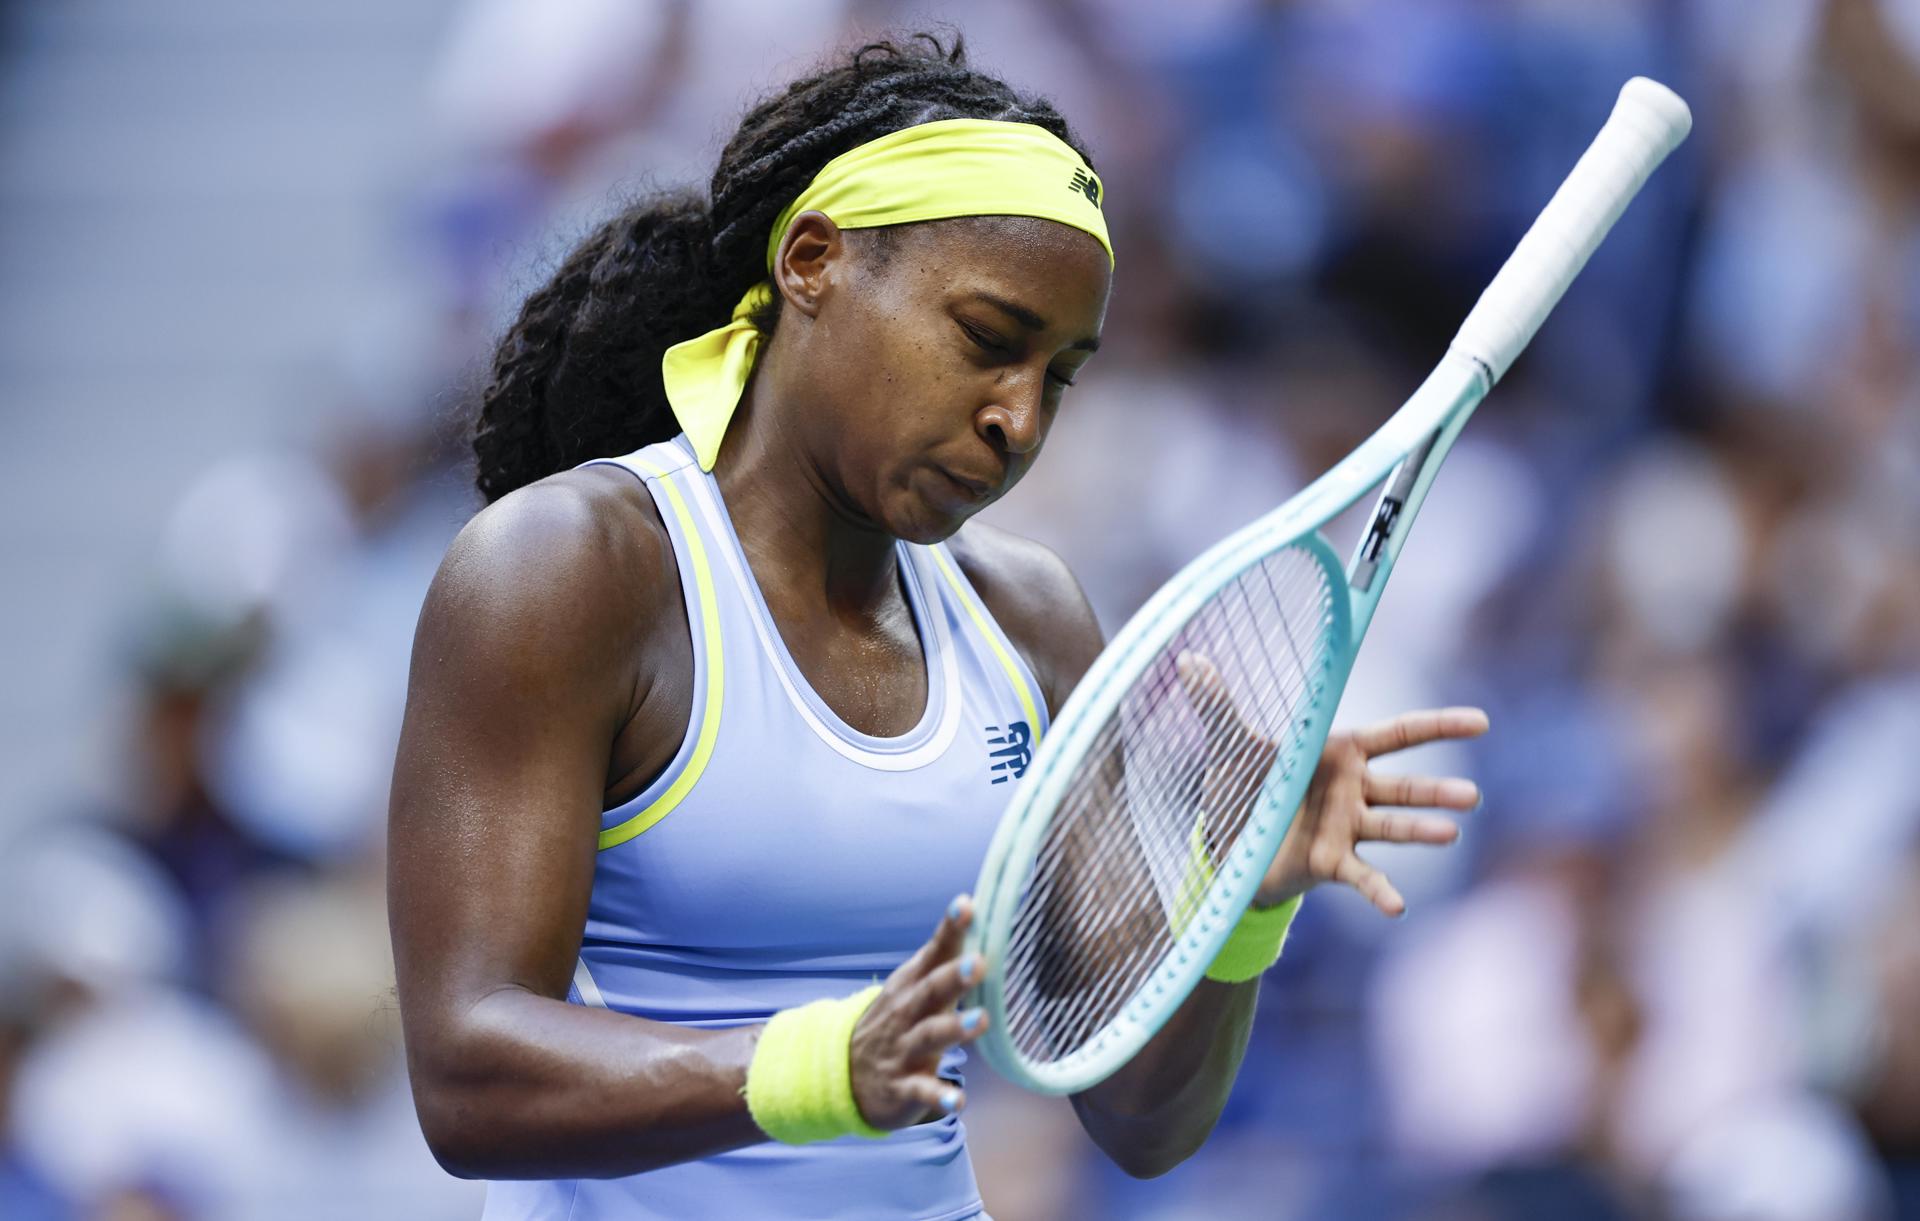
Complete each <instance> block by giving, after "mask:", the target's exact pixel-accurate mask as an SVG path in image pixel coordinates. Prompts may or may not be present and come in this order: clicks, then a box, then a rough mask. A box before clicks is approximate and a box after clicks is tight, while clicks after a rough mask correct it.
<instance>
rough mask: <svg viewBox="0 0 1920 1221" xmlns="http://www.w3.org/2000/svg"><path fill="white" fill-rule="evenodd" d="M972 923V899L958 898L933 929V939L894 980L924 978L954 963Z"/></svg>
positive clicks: (929, 940)
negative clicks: (933, 971) (943, 965)
mask: <svg viewBox="0 0 1920 1221" xmlns="http://www.w3.org/2000/svg"><path fill="white" fill-rule="evenodd" d="M972 923H973V896H971V895H955V896H954V897H953V902H951V903H949V904H947V910H946V913H945V914H944V915H942V916H941V917H940V923H939V924H937V925H935V926H934V929H933V936H932V937H929V938H928V939H927V941H926V943H925V944H924V945H922V946H921V947H920V948H919V949H918V950H915V951H914V953H913V957H911V958H909V959H907V961H906V962H904V963H902V964H901V966H900V968H899V970H897V971H895V972H894V974H893V978H895V979H899V980H901V981H903V982H905V981H910V980H917V979H921V978H924V977H925V976H926V974H927V973H928V972H929V971H932V970H934V969H935V968H937V967H938V966H940V964H942V963H944V962H950V961H952V959H953V957H954V956H955V955H956V954H958V953H959V952H960V947H961V946H962V945H964V944H965V943H966V937H967V926H968V925H970V924H972Z"/></svg>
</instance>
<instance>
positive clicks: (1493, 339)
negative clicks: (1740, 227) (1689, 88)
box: [1453, 76, 1693, 382]
mask: <svg viewBox="0 0 1920 1221" xmlns="http://www.w3.org/2000/svg"><path fill="white" fill-rule="evenodd" d="M1692 128H1693V112H1692V111H1690V110H1688V109H1687V104H1686V103H1685V102H1683V101H1681V100H1680V96H1679V95H1678V94H1676V93H1674V92H1673V90H1671V89H1669V88H1667V87H1666V86H1665V85H1662V84H1660V83H1659V82H1657V81H1651V80H1648V79H1647V78H1646V77H1644V76H1636V77H1634V78H1633V79H1632V80H1630V81H1628V82H1627V83H1626V85H1625V86H1624V87H1623V88H1622V89H1621V90H1620V100H1619V101H1617V102H1615V103H1614V106H1613V113H1612V114H1611V115H1609V116H1608V118H1607V122H1606V126H1604V127H1602V128H1601V129H1600V134H1599V135H1597V136H1595V137H1594V138H1593V143H1592V144H1591V145H1589V146H1588V148H1587V151H1586V152H1585V153H1584V154H1582V155H1581V158H1580V162H1579V164H1577V165H1575V166H1574V167H1573V172H1572V173H1571V174H1568V175H1567V180H1566V181H1565V182H1563V183H1561V184H1560V189H1559V190H1558V191H1555V192H1554V195H1553V198H1552V199H1550V200H1548V201H1547V206H1546V207H1545V208H1544V209H1542V210H1541V212H1540V216H1539V218H1538V219H1536V220H1535V221H1534V222H1533V227H1532V228H1531V229H1528V230H1527V234H1526V236H1525V237H1523V238H1521V239H1520V244H1519V246H1517V247H1515V249H1514V252H1513V254H1512V255H1511V256H1509V257H1508V259H1507V262H1506V266H1504V267H1502V268H1501V269H1500V273H1499V274H1498V275H1496V276H1494V278H1493V283H1491V284H1489V285H1487V291H1486V292H1484V293H1482V294H1480V300H1479V301H1478V302H1477V303H1476V304H1475V305H1474V307H1473V312H1472V313H1470V314H1468V315H1467V320H1466V321H1465V322H1463V323H1461V324H1460V333H1459V334H1458V335H1455V336H1454V339H1453V348H1454V350H1455V351H1458V352H1460V353H1461V354H1463V355H1466V356H1470V357H1472V358H1473V359H1475V360H1477V361H1479V362H1480V363H1481V364H1482V365H1485V366H1486V368H1487V371H1488V374H1489V376H1490V377H1491V378H1492V380H1493V381H1496V382H1497V381H1499V380H1500V378H1501V377H1502V376H1504V375H1505V374H1506V371H1507V368H1508V366H1510V365H1512V364H1513V362H1514V358H1516V357H1518V356H1519V355H1520V352H1521V349H1523V348H1525V347H1526V346H1527V343H1528V342H1529V341H1530V340H1531V339H1532V338H1533V333H1534V332H1535V331H1537V330H1539V329H1540V324H1541V323H1542V322H1544V321H1546V318H1547V314H1548V313H1550V312H1551V311H1552V310H1553V307H1554V306H1555V305H1557V304H1559V302H1560V298H1561V296H1562V295H1563V294H1564V293H1565V292H1566V291H1567V286H1568V285H1569V284H1571V283H1573V278H1574V277H1575V276H1577V275H1579V274H1580V269H1581V268H1582V267H1585V266H1586V265H1587V257H1588V256H1589V255H1591V254H1592V253H1593V251H1594V248H1595V247H1596V246H1598V245H1599V244H1600V240H1601V239H1602V238H1604V237H1606V236H1607V231H1608V230H1609V229H1611V228H1613V222H1614V221H1616V220H1618V219H1620V213H1622V212H1624V211H1625V210H1626V207H1627V204H1628V203H1629V202H1630V201H1632V199H1633V197H1634V196H1635V195H1636V194H1638V193H1639V191H1640V188H1641V186H1642V185H1644V184H1645V183H1646V181H1647V177H1648V175H1650V174H1652V173H1653V171H1654V169H1655V168H1656V167H1657V166H1658V165H1659V164H1660V163H1661V162H1662V161H1664V160H1666V157H1667V154H1668V153H1670V152H1672V151H1673V150H1674V149H1675V148H1676V147H1677V146H1678V145H1679V143H1680V141H1682V140H1684V139H1686V138H1687V132H1689V131H1690V130H1692Z"/></svg>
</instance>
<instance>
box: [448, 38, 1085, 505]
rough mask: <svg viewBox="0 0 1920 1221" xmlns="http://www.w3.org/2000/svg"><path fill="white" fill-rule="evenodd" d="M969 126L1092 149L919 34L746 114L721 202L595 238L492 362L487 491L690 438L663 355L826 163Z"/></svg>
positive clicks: (1034, 104) (689, 199)
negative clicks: (959, 124)
mask: <svg viewBox="0 0 1920 1221" xmlns="http://www.w3.org/2000/svg"><path fill="white" fill-rule="evenodd" d="M962 118H971V119H1005V120H1008V121H1012V122H1019V123H1033V124H1037V125H1038V126H1041V127H1044V128H1046V129H1047V130H1048V131H1051V132H1052V133H1053V134H1055V135H1057V136H1059V137H1060V138H1061V139H1062V140H1065V141H1066V142H1067V143H1069V144H1071V145H1073V146H1074V147H1075V149H1076V150H1077V151H1079V152H1080V154H1081V156H1083V157H1085V156H1086V155H1087V154H1086V150H1085V149H1084V148H1081V147H1080V145H1079V142H1078V141H1077V140H1076V139H1075V138H1074V135H1073V133H1072V131H1071V130H1070V129H1069V128H1068V127H1067V124H1066V121H1065V120H1064V119H1062V118H1061V117H1060V116H1059V114H1058V113H1056V112H1055V110H1054V109H1053V106H1052V105H1051V104H1049V103H1048V102H1046V101H1045V100H1043V99H1038V98H1033V97H1029V96H1027V95H1024V94H1021V93H1018V92H1016V91H1015V90H1013V89H1012V88H1010V87H1009V86H1007V85H1006V84H1005V83H1003V82H1002V81H1000V80H998V79H996V78H994V77H991V76H988V75H986V74H985V73H982V72H977V71H975V70H973V69H972V68H969V67H967V64H966V51H965V47H964V46H963V44H962V43H961V41H960V39H959V38H958V37H957V36H956V37H955V38H954V40H953V44H952V46H951V47H949V46H945V45H943V44H942V43H941V42H940V40H939V39H938V38H937V37H935V36H934V35H931V34H916V35H913V36H912V37H911V38H908V39H905V40H903V41H902V42H901V43H899V44H896V43H893V42H876V43H870V44H868V45H866V46H864V47H861V48H860V49H859V50H857V51H855V52H853V54H852V55H851V56H848V57H846V58H844V59H842V60H841V61H839V62H837V63H835V64H833V65H831V66H829V67H827V68H826V69H824V70H823V71H821V72H818V73H816V74H815V75H813V76H809V77H807V78H805V79H803V80H799V81H795V82H794V83H793V84H791V85H788V86H787V87H786V88H785V89H782V90H780V91H779V92H777V93H776V94H774V95H772V96H770V97H769V98H768V99H767V100H766V101H763V102H762V103H760V105H758V106H756V107H754V108H753V110H751V111H749V112H748V114H747V116H746V118H745V119H744V120H742V121H741V124H740V129H739V130H738V131H737V132H735V133H734V136H733V139H731V140H729V141H728V142H727V147H726V149H725V150H724V151H723V152H722V153H721V154H720V164H719V167H718V168H717V169H715V171H714V174H713V181H712V183H711V184H710V186H709V192H708V197H709V199H711V201H712V202H711V205H710V206H709V204H708V202H707V201H706V200H702V199H700V198H699V197H698V196H696V195H691V194H677V195H666V196H658V197H655V198H652V199H648V200H644V201H642V202H640V203H639V204H636V205H635V206H633V207H630V208H628V209H627V210H626V211H624V212H622V213H620V214H619V215H618V216H615V217H614V218H613V219H612V220H609V221H607V222H606V223H605V224H603V225H601V226H600V227H599V228H598V229H596V230H594V232H593V233H592V235H590V236H589V237H588V238H587V240H586V241H584V242H582V243H581V244H580V246H579V247H578V248H576V249H575V250H574V251H573V253H571V254H570V255H568V256H567V258H566V260H565V261H564V262H563V263H561V264H560V267H559V269H558V270H557V271H555V272H554V274H553V278H552V279H551V280H550V281H549V282H548V283H547V284H546V285H545V286H544V287H542V288H541V289H540V290H539V291H538V292H536V293H534V294H533V295H532V296H530V297H528V298H527V301H526V304H525V305H523V306H521V308H520V316H519V317H518V318H517V319H515V320H514V323H513V326H512V327H511V328H510V329H509V330H508V331H507V333H506V336H505V337H504V338H502V339H501V341H500V346H499V348H498V349H497V350H496V351H495V352H494V357H493V369H492V375H491V377H490V379H489V381H488V383H487V387H486V390H485V391H484V392H483V393H482V394H481V397H480V414H479V420H478V423H477V425H476V427H475V430H474V435H473V452H474V456H475V458H476V459H477V460H478V467H479V469H478V473H477V475H476V478H475V483H476V484H477V485H478V487H479V489H480V494H481V495H482V496H484V497H485V498H486V499H487V500H488V501H489V502H492V501H495V500H498V499H499V498H500V497H502V496H505V495H506V494H507V493H508V492H511V491H513V490H514V489H515V488H518V487H522V486H524V485H526V484H529V483H532V482H533V481H534V480H536V479H541V478H544V477H545V476H547V475H551V474H553V473H554V472H556V471H563V470H566V469H568V468H569V467H572V466H576V465H578V464H579V463H581V462H584V461H586V460H587V459H589V458H598V457H605V456H610V455H615V454H624V453H628V452H630V451H632V450H635V449H638V448H640V447H641V446H643V445H646V444H649V443H650V442H654V441H664V440H666V439H667V438H669V437H671V436H673V435H674V434H675V433H677V432H679V431H680V428H679V425H678V424H677V423H675V422H674V419H673V412H672V410H671V409H670V408H669V407H668V406H667V400H666V392H665V390H664V388H663V387H662V386H661V382H660V358H661V356H662V355H663V354H664V353H665V352H666V350H667V349H668V348H669V347H672V346H673V345H674V344H676V343H679V342H680V341H681V340H683V339H691V338H692V337H694V336H695V335H698V334H701V333H702V332H705V331H709V330H711V329H713V328H714V327H717V326H721V325H723V324H725V322H726V320H727V318H728V317H729V316H730V315H731V314H732V312H733V307H734V305H735V304H736V303H738V302H739V300H740V297H741V296H742V295H743V294H744V293H745V292H746V291H747V289H749V288H751V287H752V286H753V285H754V284H756V283H758V282H759V281H760V280H762V279H764V278H765V276H766V257H767V254H766V244H767V235H768V233H769V231H770V230H771V229H772V228H773V222H774V221H775V220H776V219H777V218H778V217H779V215H780V213H781V212H782V211H783V210H784V209H785V208H786V206H787V205H788V204H789V203H791V202H793V200H794V199H795V197H797V196H798V195H799V194H800V192H801V190H803V189H804V188H805V187H806V185H807V183H809V182H811V181H813V177H814V175H815V174H817V173H818V172H819V170H820V167H821V166H823V165H825V164H826V163H827V162H829V161H831V160H832V159H833V158H835V157H837V156H839V155H840V154H841V153H843V152H846V151H847V150H848V149H850V148H854V147H857V146H858V145H861V144H864V143H866V142H867V141H869V140H874V139H877V138H879V137H880V136H883V135H885V134H887V133H888V132H890V131H897V130H899V129H900V128H903V127H911V126H913V125H915V124H918V123H930V122H933V121H935V120H937V119H962ZM1088 164H1092V159H1091V158H1088ZM778 317H779V301H778V299H777V298H776V299H775V302H774V304H773V305H772V306H770V307H769V308H768V311H767V313H766V315H765V316H763V317H762V318H760V319H758V320H757V324H758V325H759V327H760V329H761V330H762V331H763V332H765V333H767V334H772V333H773V328H774V326H775V324H776V322H777V320H778Z"/></svg>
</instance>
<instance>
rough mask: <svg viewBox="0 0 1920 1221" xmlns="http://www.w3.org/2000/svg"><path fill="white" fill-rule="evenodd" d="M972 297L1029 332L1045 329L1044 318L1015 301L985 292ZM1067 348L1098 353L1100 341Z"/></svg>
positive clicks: (1076, 344) (976, 293) (1080, 341)
mask: <svg viewBox="0 0 1920 1221" xmlns="http://www.w3.org/2000/svg"><path fill="white" fill-rule="evenodd" d="M973 295H974V296H975V297H977V298H978V299H980V300H982V301H985V302H986V303H987V304H988V305H991V306H992V307H993V308H995V309H997V310H999V311H1000V312H1001V313H1003V314H1005V315H1007V317H1009V318H1011V319H1013V320H1014V321H1015V322H1017V323H1019V324H1020V325H1021V326H1023V327H1026V328H1027V329H1028V330H1029V331H1044V330H1046V329H1047V320H1046V319H1045V318H1042V317H1041V316H1040V315H1038V314H1036V313H1034V312H1033V311H1032V310H1030V309H1028V308H1027V307H1026V306H1024V305H1021V304H1020V303H1019V302H1017V301H1009V300H1007V299H1006V298H1005V297H996V296H994V295H993V294H992V293H985V292H975V293H974V294H973ZM1067 346H1068V347H1070V348H1073V349H1075V350H1076V351H1081V352H1098V351H1099V350H1100V341H1099V340H1098V339H1097V338H1096V339H1079V340H1075V341H1074V342H1073V343H1070V344H1068V345H1067Z"/></svg>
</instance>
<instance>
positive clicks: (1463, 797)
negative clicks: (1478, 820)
mask: <svg viewBox="0 0 1920 1221" xmlns="http://www.w3.org/2000/svg"><path fill="white" fill-rule="evenodd" d="M1364 792H1365V794H1366V799H1367V804H1368V805H1376V806H1440V807H1443V808H1445V809H1449V810H1471V809H1473V808H1474V807H1475V806H1477V805H1479V804H1480V786H1479V785H1477V784H1475V783H1474V782H1473V781H1471V780H1462V779H1460V778H1459V777H1458V776H1439V777H1435V776H1381V775H1376V774H1374V773H1373V772H1368V773H1367V782H1366V786H1365V789H1364Z"/></svg>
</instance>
